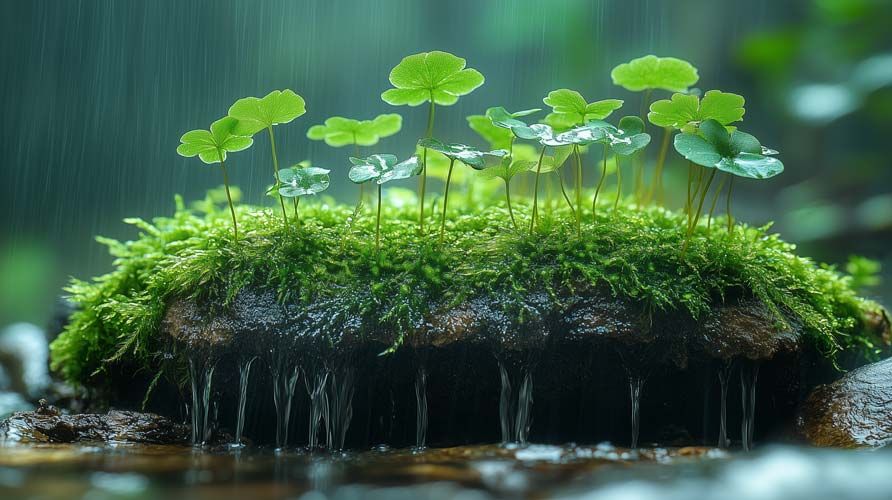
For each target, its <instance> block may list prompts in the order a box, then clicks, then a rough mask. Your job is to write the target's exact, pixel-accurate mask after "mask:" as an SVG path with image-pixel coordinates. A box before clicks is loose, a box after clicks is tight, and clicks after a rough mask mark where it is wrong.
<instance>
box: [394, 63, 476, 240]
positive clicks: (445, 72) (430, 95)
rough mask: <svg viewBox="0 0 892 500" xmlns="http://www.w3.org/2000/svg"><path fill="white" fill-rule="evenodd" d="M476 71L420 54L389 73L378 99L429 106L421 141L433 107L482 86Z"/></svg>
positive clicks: (420, 214)
mask: <svg viewBox="0 0 892 500" xmlns="http://www.w3.org/2000/svg"><path fill="white" fill-rule="evenodd" d="M483 82H484V78H483V75H482V74H480V72H479V71H477V70H475V69H470V68H465V60H464V59H462V58H460V57H457V56H455V55H453V54H450V53H448V52H440V51H436V50H435V51H433V52H422V53H420V54H413V55H411V56H406V57H404V58H403V60H402V61H400V63H399V64H397V65H396V66H395V67H394V68H393V69H392V70H391V71H390V83H391V84H392V85H393V86H394V88H392V89H387V90H385V91H384V93H382V94H381V99H383V100H384V102H386V103H387V104H390V105H393V106H402V105H409V106H418V105H420V104H423V103H425V102H429V103H430V107H429V108H428V114H427V129H426V131H425V133H424V137H425V138H430V137H431V136H432V135H433V131H434V111H435V107H436V105H437V104H439V105H440V106H451V105H453V104H455V103H456V102H458V98H459V96H463V95H466V94H470V93H471V92H472V91H473V90H474V89H476V88H477V87H479V86H481V85H483ZM426 165H427V150H425V151H424V152H423V153H422V161H421V180H420V186H419V212H418V226H419V229H420V231H421V232H424V190H425V187H426V186H425V185H426V181H427V166H426Z"/></svg>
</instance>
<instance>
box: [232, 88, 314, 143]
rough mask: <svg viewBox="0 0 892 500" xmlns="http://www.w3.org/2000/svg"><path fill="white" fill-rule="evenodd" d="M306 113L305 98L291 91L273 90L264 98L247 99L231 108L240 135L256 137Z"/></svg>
mask: <svg viewBox="0 0 892 500" xmlns="http://www.w3.org/2000/svg"><path fill="white" fill-rule="evenodd" d="M306 112H307V108H306V103H304V100H303V98H302V97H301V96H299V95H297V94H295V93H294V91H293V90H289V89H285V90H273V91H272V92H270V93H269V94H267V95H266V96H265V97H263V98H258V97H245V98H242V99H239V100H238V101H235V104H233V105H232V106H230V108H229V116H231V117H232V118H235V119H237V120H238V130H237V132H238V135H254V134H256V133H257V132H259V131H261V130H263V129H265V128H268V127H272V126H273V125H279V124H281V123H288V122H290V121H292V120H294V119H295V118H297V117H298V116H300V115H302V114H304V113H306Z"/></svg>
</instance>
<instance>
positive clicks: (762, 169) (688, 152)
mask: <svg viewBox="0 0 892 500" xmlns="http://www.w3.org/2000/svg"><path fill="white" fill-rule="evenodd" d="M675 150H676V151H678V152H679V154H681V155H682V156H684V157H685V158H687V159H688V160H690V161H692V162H694V163H696V164H698V165H702V166H704V167H708V168H717V169H719V170H721V171H723V172H727V173H729V174H732V175H736V176H738V177H747V178H750V179H767V178H769V177H774V176H775V175H778V174H780V173H781V172H783V171H784V165H783V163H781V162H780V160H778V159H777V158H773V157H771V156H768V155H765V154H762V151H765V150H764V149H763V148H762V145H761V144H760V143H759V140H758V139H756V138H755V137H753V136H752V135H750V134H747V133H745V132H740V131H739V130H735V131H734V132H732V133H730V134H729V133H728V130H727V129H726V128H725V127H724V125H722V124H721V123H719V122H717V121H715V120H706V121H705V122H703V123H702V124H700V127H699V129H698V133H697V134H693V133H687V132H685V133H681V134H678V135H677V136H675ZM767 151H770V152H772V153H773V152H774V151H773V150H767Z"/></svg>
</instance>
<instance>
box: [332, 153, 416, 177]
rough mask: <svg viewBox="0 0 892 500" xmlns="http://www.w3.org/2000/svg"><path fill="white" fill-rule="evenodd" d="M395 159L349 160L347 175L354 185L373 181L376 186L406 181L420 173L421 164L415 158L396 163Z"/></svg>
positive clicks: (387, 156) (369, 157) (391, 157)
mask: <svg viewBox="0 0 892 500" xmlns="http://www.w3.org/2000/svg"><path fill="white" fill-rule="evenodd" d="M398 161H399V160H397V157H396V156H394V155H389V154H379V155H371V156H368V157H365V158H353V157H351V158H350V163H352V164H353V167H352V168H351V169H350V172H349V174H348V175H347V176H348V177H349V178H350V180H351V181H353V182H355V183H356V184H362V183H364V182H368V181H371V180H374V181H375V182H376V183H378V184H384V183H385V182H390V181H395V180H398V179H408V178H409V177H413V176H416V175H418V174H420V173H421V163H419V162H418V157H417V156H412V157H410V158H409V159H408V160H405V161H402V162H399V163H397V162H398Z"/></svg>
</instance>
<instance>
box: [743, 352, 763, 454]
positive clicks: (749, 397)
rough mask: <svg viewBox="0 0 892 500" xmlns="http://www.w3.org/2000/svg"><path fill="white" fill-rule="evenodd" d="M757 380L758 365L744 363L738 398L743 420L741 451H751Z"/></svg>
mask: <svg viewBox="0 0 892 500" xmlns="http://www.w3.org/2000/svg"><path fill="white" fill-rule="evenodd" d="M758 378H759V365H758V364H756V363H746V364H744V365H743V366H741V367H740V398H741V403H742V409H743V420H742V423H741V429H740V435H741V442H742V443H743V450H744V451H750V450H752V449H753V428H754V427H755V419H756V380H757V379H758Z"/></svg>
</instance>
